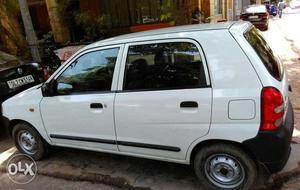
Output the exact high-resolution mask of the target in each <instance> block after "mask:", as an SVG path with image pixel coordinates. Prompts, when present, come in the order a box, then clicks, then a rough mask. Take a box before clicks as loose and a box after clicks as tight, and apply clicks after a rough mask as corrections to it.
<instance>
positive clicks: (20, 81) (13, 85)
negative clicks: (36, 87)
mask: <svg viewBox="0 0 300 190" xmlns="http://www.w3.org/2000/svg"><path fill="white" fill-rule="evenodd" d="M32 82H34V78H33V77H32V75H27V76H25V77H21V78H17V79H14V80H10V81H7V84H8V87H9V88H17V87H19V86H23V85H25V84H29V83H32Z"/></svg>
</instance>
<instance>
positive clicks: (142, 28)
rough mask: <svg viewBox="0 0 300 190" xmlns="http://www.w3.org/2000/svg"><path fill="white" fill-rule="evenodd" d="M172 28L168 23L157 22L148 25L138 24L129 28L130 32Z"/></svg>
mask: <svg viewBox="0 0 300 190" xmlns="http://www.w3.org/2000/svg"><path fill="white" fill-rule="evenodd" d="M171 26H173V25H172V24H171V23H169V22H159V23H150V24H140V25H135V26H131V27H129V31H130V32H141V31H146V30H153V29H159V28H167V27H171Z"/></svg>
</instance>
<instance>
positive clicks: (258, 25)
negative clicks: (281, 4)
mask: <svg viewBox="0 0 300 190" xmlns="http://www.w3.org/2000/svg"><path fill="white" fill-rule="evenodd" d="M252 24H253V25H254V26H255V27H256V28H258V29H266V28H267V27H268V24H269V23H268V22H252Z"/></svg>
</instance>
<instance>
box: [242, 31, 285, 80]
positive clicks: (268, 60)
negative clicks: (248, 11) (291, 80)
mask: <svg viewBox="0 0 300 190" xmlns="http://www.w3.org/2000/svg"><path fill="white" fill-rule="evenodd" d="M244 35H245V38H246V39H247V41H248V42H249V43H250V45H251V46H252V47H253V49H254V50H255V51H256V53H257V55H258V56H259V57H260V59H261V61H262V62H263V64H264V65H265V67H266V68H267V70H268V71H269V73H270V74H271V75H272V76H273V77H274V78H275V79H277V80H281V79H282V74H283V68H282V65H281V64H280V62H279V60H278V58H277V57H276V56H275V55H274V53H273V51H272V49H271V48H270V47H269V45H268V44H267V42H266V40H265V39H264V38H263V37H262V35H261V34H260V33H259V31H258V30H257V29H256V28H252V29H251V30H249V31H248V32H246V33H245V34H244Z"/></svg>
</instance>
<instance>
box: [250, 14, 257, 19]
mask: <svg viewBox="0 0 300 190" xmlns="http://www.w3.org/2000/svg"><path fill="white" fill-rule="evenodd" d="M256 18H258V16H257V15H256V16H249V19H256Z"/></svg>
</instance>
